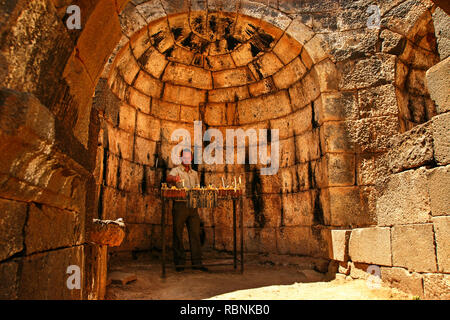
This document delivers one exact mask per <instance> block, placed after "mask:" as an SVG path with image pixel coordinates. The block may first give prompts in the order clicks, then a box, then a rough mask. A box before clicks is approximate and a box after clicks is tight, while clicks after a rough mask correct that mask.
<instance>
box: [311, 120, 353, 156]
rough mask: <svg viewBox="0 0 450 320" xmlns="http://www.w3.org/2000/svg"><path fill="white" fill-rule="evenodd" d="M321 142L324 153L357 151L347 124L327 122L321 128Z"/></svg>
mask: <svg viewBox="0 0 450 320" xmlns="http://www.w3.org/2000/svg"><path fill="white" fill-rule="evenodd" d="M320 141H321V145H322V151H323V152H352V151H354V149H355V145H354V143H353V140H352V137H351V132H350V131H349V129H348V126H347V124H346V123H345V122H340V121H339V122H337V121H332V122H325V123H324V124H323V126H322V127H321V128H320Z"/></svg>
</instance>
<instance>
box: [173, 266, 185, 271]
mask: <svg viewBox="0 0 450 320" xmlns="http://www.w3.org/2000/svg"><path fill="white" fill-rule="evenodd" d="M175 270H176V272H181V271H184V268H183V267H176V268H175Z"/></svg>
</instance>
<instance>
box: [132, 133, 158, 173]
mask: <svg viewBox="0 0 450 320" xmlns="http://www.w3.org/2000/svg"><path fill="white" fill-rule="evenodd" d="M135 139H136V140H135V144H134V161H136V162H138V163H140V164H142V165H147V166H151V167H152V166H153V165H154V164H155V152H156V142H154V141H151V140H147V139H144V138H141V137H136V138H135Z"/></svg>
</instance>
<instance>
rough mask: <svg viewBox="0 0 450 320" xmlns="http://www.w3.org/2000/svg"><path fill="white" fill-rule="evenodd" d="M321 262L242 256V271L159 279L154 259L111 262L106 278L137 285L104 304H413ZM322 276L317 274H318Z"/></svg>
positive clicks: (113, 291)
mask: <svg viewBox="0 0 450 320" xmlns="http://www.w3.org/2000/svg"><path fill="white" fill-rule="evenodd" d="M208 258H209V259H219V260H216V261H221V262H224V261H225V260H224V259H228V260H226V262H232V260H229V258H230V256H228V255H225V254H223V253H210V254H209V256H208ZM324 263H325V262H324V261H320V260H314V259H311V258H302V257H290V256H276V257H275V256H268V255H266V256H264V255H263V256H261V255H253V256H247V257H246V265H245V272H244V273H243V274H241V273H240V272H239V269H238V270H237V271H235V270H234V269H233V266H224V267H218V266H216V267H209V271H208V272H202V271H198V270H192V269H186V270H185V271H183V272H176V271H175V270H174V268H173V267H169V268H168V270H167V276H166V278H165V279H162V278H161V266H160V262H159V260H158V259H157V258H156V257H152V256H150V255H144V256H139V257H138V258H137V259H124V258H123V257H122V258H120V259H115V260H114V259H113V261H111V262H110V270H109V275H114V274H113V273H114V272H115V273H116V274H117V272H119V273H126V274H130V275H133V276H134V275H135V276H136V278H137V279H136V280H135V281H132V282H130V283H128V284H120V283H117V282H113V283H111V284H110V285H109V286H108V288H107V296H106V298H107V299H119V300H129V299H133V300H171V299H173V300H199V299H219V300H220V299H226V300H246V299H250V300H319V299H320V300H359V299H363V300H376V299H383V300H387V299H389V300H391V299H395V300H405V299H413V297H412V296H411V295H407V294H405V293H402V292H400V291H398V290H395V289H390V288H387V287H381V288H377V289H371V288H370V287H369V286H368V285H367V282H366V281H365V280H349V279H347V280H346V279H334V280H333V279H331V277H330V276H327V275H326V274H325V273H324V272H326V269H325V268H326V265H324ZM319 271H321V272H319Z"/></svg>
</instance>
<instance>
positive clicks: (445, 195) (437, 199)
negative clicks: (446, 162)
mask: <svg viewBox="0 0 450 320" xmlns="http://www.w3.org/2000/svg"><path fill="white" fill-rule="evenodd" d="M428 193H429V194H430V200H431V214H432V215H433V216H443V215H450V203H449V199H450V166H446V167H437V168H434V169H431V170H429V171H428Z"/></svg>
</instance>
